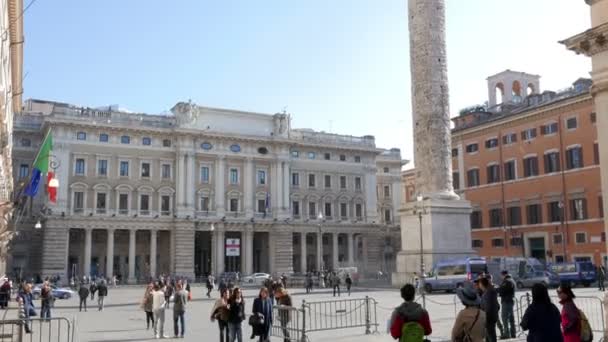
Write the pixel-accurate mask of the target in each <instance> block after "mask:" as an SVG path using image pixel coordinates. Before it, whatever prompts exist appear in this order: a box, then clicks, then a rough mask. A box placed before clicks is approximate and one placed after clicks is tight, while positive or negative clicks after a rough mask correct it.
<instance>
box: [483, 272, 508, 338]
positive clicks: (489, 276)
mask: <svg viewBox="0 0 608 342" xmlns="http://www.w3.org/2000/svg"><path fill="white" fill-rule="evenodd" d="M485 278H487V279H488V281H489V282H490V286H491V287H493V288H496V286H494V283H493V282H492V275H491V274H489V273H488V274H486V275H485ZM496 293H498V291H496ZM498 311H499V312H500V304H498ZM496 327H498V331H499V332H500V336H505V333H504V331H505V330H504V327H503V326H502V323H501V322H500V315H498V317H496Z"/></svg>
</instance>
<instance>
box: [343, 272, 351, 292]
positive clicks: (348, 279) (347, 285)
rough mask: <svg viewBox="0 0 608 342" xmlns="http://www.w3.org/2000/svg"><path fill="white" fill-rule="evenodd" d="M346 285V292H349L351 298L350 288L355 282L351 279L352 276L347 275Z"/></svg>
mask: <svg viewBox="0 0 608 342" xmlns="http://www.w3.org/2000/svg"><path fill="white" fill-rule="evenodd" d="M344 283H345V284H346V291H347V292H348V296H349V297H350V287H351V286H353V280H352V278H351V277H350V274H347V275H346V279H344Z"/></svg>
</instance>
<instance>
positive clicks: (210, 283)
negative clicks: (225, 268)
mask: <svg viewBox="0 0 608 342" xmlns="http://www.w3.org/2000/svg"><path fill="white" fill-rule="evenodd" d="M214 283H215V279H214V278H213V276H212V275H211V274H210V275H209V276H208V277H207V284H206V285H207V298H211V291H212V290H213V284H214Z"/></svg>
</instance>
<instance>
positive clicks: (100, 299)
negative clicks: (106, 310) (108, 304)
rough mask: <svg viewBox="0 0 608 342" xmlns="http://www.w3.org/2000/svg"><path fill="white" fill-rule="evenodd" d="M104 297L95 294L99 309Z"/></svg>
mask: <svg viewBox="0 0 608 342" xmlns="http://www.w3.org/2000/svg"><path fill="white" fill-rule="evenodd" d="M105 298H106V297H105V296H97V308H98V309H99V311H102V310H103V300H104V299H105Z"/></svg>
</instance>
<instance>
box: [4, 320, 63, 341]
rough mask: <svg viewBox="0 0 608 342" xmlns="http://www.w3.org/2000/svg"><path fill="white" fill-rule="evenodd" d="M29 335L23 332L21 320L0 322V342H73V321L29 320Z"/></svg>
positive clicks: (23, 325) (23, 326) (23, 324)
mask: <svg viewBox="0 0 608 342" xmlns="http://www.w3.org/2000/svg"><path fill="white" fill-rule="evenodd" d="M28 324H29V327H30V329H31V331H32V332H31V333H29V334H28V333H26V332H25V321H24V320H23V319H11V320H1V321H0V342H34V341H38V342H73V341H74V327H75V324H74V321H70V320H69V319H67V318H65V317H54V318H31V319H29V322H28Z"/></svg>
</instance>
